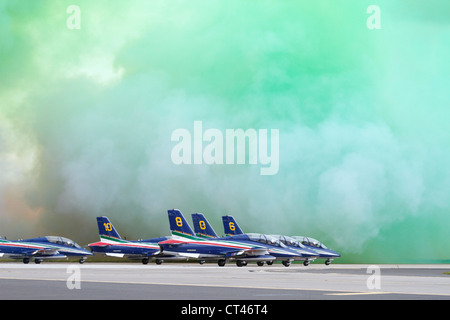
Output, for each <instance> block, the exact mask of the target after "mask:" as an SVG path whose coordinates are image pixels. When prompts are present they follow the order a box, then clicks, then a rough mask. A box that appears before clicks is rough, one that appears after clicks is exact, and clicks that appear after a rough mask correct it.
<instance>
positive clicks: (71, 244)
mask: <svg viewBox="0 0 450 320" xmlns="http://www.w3.org/2000/svg"><path fill="white" fill-rule="evenodd" d="M44 238H45V239H47V241H48V242H52V243H56V244H59V245H63V246H68V247H75V248H81V246H80V245H79V244H77V243H76V242H75V241H73V240H70V239H68V238H64V237H58V236H46V237H44Z"/></svg>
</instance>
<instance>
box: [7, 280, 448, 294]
mask: <svg viewBox="0 0 450 320" xmlns="http://www.w3.org/2000/svg"><path fill="white" fill-rule="evenodd" d="M0 280H38V281H63V282H66V281H67V279H55V278H53V279H52V278H47V279H42V278H17V277H1V276H0ZM81 282H82V283H83V282H92V283H116V284H138V285H163V286H193V287H225V288H240V289H268V290H298V291H328V292H329V291H338V290H329V289H318V288H274V287H264V286H261V287H252V286H239V285H216V284H198V283H194V284H190V283H160V282H136V281H119V280H81ZM370 294H406V295H409V294H412V295H427V296H428V295H433V296H450V294H446V293H429V292H420V293H417V292H395V291H392V292H388V291H370V292H355V291H353V290H352V291H349V290H340V292H339V291H338V292H335V293H324V295H335V296H350V295H370Z"/></svg>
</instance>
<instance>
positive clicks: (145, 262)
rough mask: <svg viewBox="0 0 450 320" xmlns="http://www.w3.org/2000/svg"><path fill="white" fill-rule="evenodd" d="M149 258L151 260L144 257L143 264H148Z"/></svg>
mask: <svg viewBox="0 0 450 320" xmlns="http://www.w3.org/2000/svg"><path fill="white" fill-rule="evenodd" d="M149 260H150V259H149V258H143V259H142V264H147V263H148V261H149Z"/></svg>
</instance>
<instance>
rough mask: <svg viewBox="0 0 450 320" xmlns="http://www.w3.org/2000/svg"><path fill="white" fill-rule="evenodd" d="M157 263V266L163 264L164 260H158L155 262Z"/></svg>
mask: <svg viewBox="0 0 450 320" xmlns="http://www.w3.org/2000/svg"><path fill="white" fill-rule="evenodd" d="M155 262H156V264H158V265H159V264H161V263H163V260H161V259H156V261H155Z"/></svg>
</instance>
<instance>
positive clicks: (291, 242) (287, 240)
mask: <svg viewBox="0 0 450 320" xmlns="http://www.w3.org/2000/svg"><path fill="white" fill-rule="evenodd" d="M271 236H272V237H274V238H276V239H278V240H280V241H281V243H283V244H285V245H286V246H290V247H298V248H304V247H305V246H304V245H303V244H301V242H300V241H299V240H297V239H294V238H292V237H289V236H284V235H278V234H277V235H271Z"/></svg>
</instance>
